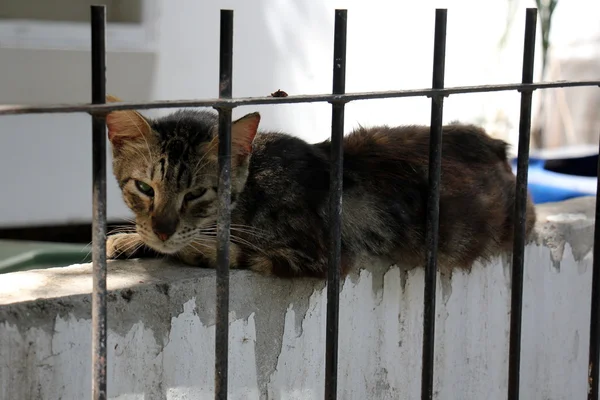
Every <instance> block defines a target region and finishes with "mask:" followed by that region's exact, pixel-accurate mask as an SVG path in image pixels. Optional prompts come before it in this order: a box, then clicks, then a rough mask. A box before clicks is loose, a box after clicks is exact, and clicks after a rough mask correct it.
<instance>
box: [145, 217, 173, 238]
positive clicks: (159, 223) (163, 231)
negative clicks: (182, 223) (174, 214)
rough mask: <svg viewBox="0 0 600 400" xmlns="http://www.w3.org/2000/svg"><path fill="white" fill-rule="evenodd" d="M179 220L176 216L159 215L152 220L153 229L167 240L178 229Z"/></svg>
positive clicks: (158, 235)
mask: <svg viewBox="0 0 600 400" xmlns="http://www.w3.org/2000/svg"><path fill="white" fill-rule="evenodd" d="M178 223H179V221H178V220H177V219H175V218H164V217H157V218H154V219H153V220H152V231H153V232H154V234H155V235H156V237H158V238H159V239H160V240H162V241H163V242H165V241H167V239H169V238H170V237H171V236H173V234H174V233H175V231H176V230H177V224H178Z"/></svg>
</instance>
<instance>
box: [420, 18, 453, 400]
mask: <svg viewBox="0 0 600 400" xmlns="http://www.w3.org/2000/svg"><path fill="white" fill-rule="evenodd" d="M446 17H447V10H446V9H436V10H435V41H434V45H433V79H432V88H433V89H443V88H444V70H445V65H446V20H447V18H446ZM443 112H444V97H443V96H439V95H437V96H436V95H434V96H432V97H431V133H430V136H429V193H428V196H427V218H426V222H425V224H426V225H425V242H426V245H427V264H426V266H425V289H424V305H423V361H422V366H421V367H422V370H421V399H423V400H425V399H431V398H432V395H433V367H434V348H435V286H436V273H437V248H438V233H439V219H440V175H441V168H442V119H443Z"/></svg>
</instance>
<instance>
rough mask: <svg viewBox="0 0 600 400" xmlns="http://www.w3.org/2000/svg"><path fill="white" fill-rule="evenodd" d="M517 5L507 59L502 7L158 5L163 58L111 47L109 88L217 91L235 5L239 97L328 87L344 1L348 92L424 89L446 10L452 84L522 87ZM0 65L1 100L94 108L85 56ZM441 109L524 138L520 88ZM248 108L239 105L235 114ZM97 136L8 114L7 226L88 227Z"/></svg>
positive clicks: (303, 133)
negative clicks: (438, 19) (438, 17)
mask: <svg viewBox="0 0 600 400" xmlns="http://www.w3.org/2000/svg"><path fill="white" fill-rule="evenodd" d="M521 3H522V4H519V5H518V13H517V17H516V20H515V23H514V25H513V29H514V32H513V34H512V35H511V36H510V37H509V41H508V44H507V47H506V48H505V49H504V50H502V51H500V50H499V48H498V41H499V39H500V37H501V35H502V32H503V29H504V26H505V19H506V12H507V4H508V2H506V1H503V0H493V1H486V2H485V4H484V3H483V2H481V1H477V0H455V1H450V0H446V1H443V0H437V1H435V0H423V1H420V2H416V3H415V2H411V3H408V2H396V1H384V0H371V1H369V2H365V1H360V0H348V1H342V0H337V1H336V0H327V1H319V2H316V1H315V2H309V1H293V0H279V1H277V0H259V1H252V2H250V1H244V0H227V1H202V2H199V1H192V0H185V1H184V0H180V1H178V2H177V5H176V6H173V5H172V4H173V3H167V2H166V0H158V6H159V7H158V9H157V16H156V19H155V21H156V26H155V31H156V33H157V35H156V49H157V52H156V53H147V52H137V53H124V52H111V53H109V54H108V57H107V59H108V60H107V63H108V91H109V92H111V93H113V94H115V95H117V96H119V97H121V98H123V99H125V100H156V99H180V98H207V97H216V96H217V93H218V92H217V80H218V32H219V29H218V26H219V9H220V8H232V9H234V10H235V39H234V82H233V94H234V96H264V95H268V94H269V93H271V92H273V91H275V90H277V89H283V90H285V91H286V92H288V93H289V94H307V93H327V92H330V91H331V75H332V46H333V10H334V9H335V8H336V7H337V8H347V9H348V63H347V84H346V89H347V91H348V92H352V91H374V90H389V89H408V88H422V87H428V86H429V85H430V84H431V61H432V56H433V26H434V8H436V7H447V8H448V9H449V10H448V45H447V51H446V53H447V61H446V85H447V86H454V85H477V84H484V83H507V82H517V81H519V80H520V77H521V62H520V59H521V54H522V32H523V29H524V8H525V7H526V6H532V5H533V4H529V3H527V2H525V1H524V0H522V1H521ZM531 3H533V2H531ZM560 4H561V5H560V6H559V7H563V8H559V9H558V10H557V13H560V12H564V13H565V15H569V16H570V15H572V14H568V12H567V11H565V10H567V8H568V7H569V8H570V9H571V10H581V9H583V8H585V7H596V8H597V7H598V5H597V4H596V2H592V0H578V3H577V5H576V6H575V5H571V3H569V6H567V5H563V3H560ZM584 6H585V7H584ZM583 14H584V15H583V16H582V18H584V20H581V21H587V20H585V18H588V19H589V21H588V22H590V24H588V25H593V23H595V22H596V25H597V20H593V17H592V15H597V13H592V12H586V13H583ZM569 18H570V17H569ZM557 21H558V19H557ZM594 21H595V22H594ZM573 26H579V27H581V26H586V23H579V21H578V22H577V23H576V24H575V23H573V21H572V20H568V21H567V20H565V19H564V18H563V20H562V22H557V23H556V29H557V31H558V30H559V29H560V30H561V32H563V33H564V34H565V35H566V36H569V35H571V34H572V32H573ZM582 29H583V28H582ZM586 29H588V28H586ZM599 31H600V30H599ZM588 33H589V32H588V31H587V30H586V31H582V32H581V34H582V35H584V34H585V35H587V34H588ZM556 35H558V34H556ZM565 35H562V36H561V37H564V36H565ZM539 53H540V51H538V55H539ZM538 65H539V63H538ZM0 70H1V72H2V73H1V74H0V88H2V89H1V90H0V103H5V104H6V103H53V102H87V101H89V98H90V92H89V53H87V52H85V51H72V50H71V51H66V50H65V51H60V50H32V49H27V50H25V49H8V48H2V42H1V40H0ZM445 104H446V107H445V120H446V121H450V120H454V119H461V120H465V121H472V122H479V123H486V126H488V127H489V128H490V129H491V130H492V132H493V133H495V134H497V135H499V136H501V137H508V138H509V139H511V140H513V141H514V138H515V137H516V131H515V127H516V126H517V125H518V108H519V104H518V94H517V93H493V94H479V95H475V94H470V95H463V96H452V97H450V98H449V99H448V100H446V103H445ZM252 110H259V111H261V113H262V114H263V120H262V121H263V122H262V123H263V127H265V128H272V129H282V130H285V131H288V132H290V133H293V134H295V135H298V136H300V137H302V138H305V139H307V140H310V141H317V140H322V139H324V138H326V137H327V136H328V135H329V129H330V118H331V117H330V106H329V105H328V104H303V105H282V106H277V107H265V106H262V107H252ZM249 111H251V109H250V108H248V107H243V108H241V109H237V110H235V112H234V116H238V115H241V114H242V113H245V112H249ZM429 113H430V111H429V101H428V100H427V99H424V98H421V99H401V100H372V101H362V102H355V103H350V104H349V105H348V106H347V111H346V131H348V130H350V129H352V128H353V127H355V126H356V125H357V123H358V122H360V123H361V124H363V125H367V124H380V123H386V124H404V123H422V124H426V123H428V121H429ZM496 118H500V122H499V123H498V124H494V120H495V119H496ZM503 121H507V122H508V124H509V126H508V128H505V127H504V126H505V125H506V124H505V122H503ZM90 135H91V129H90V118H89V116H87V115H84V114H82V115H68V116H66V115H53V116H43V115H42V116H34V117H32V116H13V117H1V118H0V182H1V185H0V226H12V225H23V224H25V225H27V224H42V223H64V222H66V221H85V220H89V219H90V217H91V205H90V199H91V190H90V188H91V167H90V162H91V141H90ZM109 184H110V185H109V202H108V213H109V218H113V219H114V218H119V217H123V216H126V215H128V211H127V209H126V208H125V206H124V205H123V203H122V201H121V199H120V195H119V193H118V189H117V187H116V184H115V183H114V181H113V178H112V177H109Z"/></svg>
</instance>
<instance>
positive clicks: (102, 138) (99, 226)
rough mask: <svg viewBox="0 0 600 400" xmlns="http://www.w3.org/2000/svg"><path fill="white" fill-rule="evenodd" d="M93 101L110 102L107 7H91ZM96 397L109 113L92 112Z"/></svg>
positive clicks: (102, 388)
mask: <svg viewBox="0 0 600 400" xmlns="http://www.w3.org/2000/svg"><path fill="white" fill-rule="evenodd" d="M91 21H92V24H91V26H92V103H93V104H102V103H105V102H106V33H105V32H106V30H105V28H106V7H105V6H92V7H91ZM92 218H93V220H92V265H93V266H92V268H93V282H92V285H93V286H92V399H93V400H104V399H106V397H107V396H106V361H107V360H106V329H107V326H106V115H105V114H95V115H92Z"/></svg>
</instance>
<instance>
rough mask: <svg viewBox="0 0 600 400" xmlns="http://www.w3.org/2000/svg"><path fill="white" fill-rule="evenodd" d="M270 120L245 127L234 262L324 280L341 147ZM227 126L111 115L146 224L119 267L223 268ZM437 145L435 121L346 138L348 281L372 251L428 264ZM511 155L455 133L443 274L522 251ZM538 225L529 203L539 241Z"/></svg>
mask: <svg viewBox="0 0 600 400" xmlns="http://www.w3.org/2000/svg"><path fill="white" fill-rule="evenodd" d="M108 100H109V101H117V99H116V98H112V97H109V99H108ZM259 121H260V115H259V114H258V113H252V114H248V115H246V116H244V117H243V118H240V119H238V120H237V121H235V122H234V123H233V125H232V131H231V134H232V169H231V176H232V183H231V191H232V196H231V204H232V206H233V210H232V214H231V218H232V225H231V244H230V254H231V267H232V268H248V269H251V270H253V271H258V272H261V273H265V274H273V275H277V276H284V277H293V276H315V277H324V276H325V275H326V270H327V247H328V204H329V203H328V186H329V154H330V150H331V148H330V143H329V141H324V142H321V143H316V144H309V143H307V142H305V141H303V140H301V139H299V138H296V137H293V136H290V135H287V134H284V133H277V132H262V131H257V130H258V125H259ZM217 124H218V120H217V114H216V113H215V112H214V111H212V110H211V111H209V110H194V111H192V110H181V111H177V112H175V113H173V114H171V115H169V116H166V117H162V118H158V119H153V120H151V119H148V118H145V117H143V116H142V115H141V114H139V113H138V112H135V111H115V112H111V113H110V114H108V116H107V126H108V137H109V140H110V142H111V144H112V151H113V170H114V174H115V176H116V178H117V181H118V183H119V186H120V188H121V190H122V192H123V198H124V200H125V202H126V203H127V205H128V206H129V207H130V208H131V210H132V211H133V212H134V213H135V216H136V220H135V222H136V227H135V233H118V234H115V235H111V236H109V238H108V242H107V253H108V254H107V256H108V257H109V258H117V257H131V256H135V255H136V254H138V253H137V252H138V251H139V250H140V249H141V248H149V249H151V250H153V251H154V252H156V253H159V254H169V255H175V256H176V257H178V258H179V259H181V260H182V261H184V262H185V263H188V264H192V265H199V266H200V265H201V266H207V267H214V266H215V264H216V250H215V248H216V246H215V240H216V238H215V236H216V220H217V212H218V202H217V186H218V182H217V181H218V177H217V172H218V156H217V147H218V146H217V143H218V136H217V130H218V129H217ZM428 142H429V128H427V127H424V126H404V127H388V126H376V127H370V128H363V127H360V128H358V129H355V130H354V131H353V132H351V133H350V134H349V135H347V136H345V138H344V181H343V185H344V192H343V211H342V253H343V255H342V271H343V272H344V273H345V272H347V271H348V270H349V268H350V267H351V265H352V262H353V260H355V259H356V257H357V256H360V255H365V254H367V255H372V256H375V257H383V258H387V259H389V260H391V261H393V262H399V263H402V264H412V265H423V263H424V260H425V245H424V236H425V232H424V227H425V210H426V201H427V187H428ZM506 148H507V144H506V143H505V142H503V141H501V140H496V139H493V138H491V137H489V136H488V135H486V133H485V132H484V131H483V130H481V129H479V128H477V127H475V126H471V125H461V124H452V125H448V126H445V127H444V128H443V146H442V183H441V189H440V190H441V200H440V227H439V233H440V236H439V263H440V266H441V267H445V268H453V267H469V266H470V265H471V264H472V263H473V262H474V261H475V260H476V259H478V258H484V259H485V258H489V257H490V256H492V255H495V254H497V253H499V252H501V251H506V250H510V249H511V247H512V231H513V218H514V217H513V207H514V198H515V176H514V174H513V173H512V171H511V168H510V166H509V164H508V161H507V155H506ZM534 222H535V210H534V207H533V204H532V202H531V200H530V199H528V203H527V222H526V230H527V234H528V235H529V233H530V232H531V231H532V228H533V225H534Z"/></svg>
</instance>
